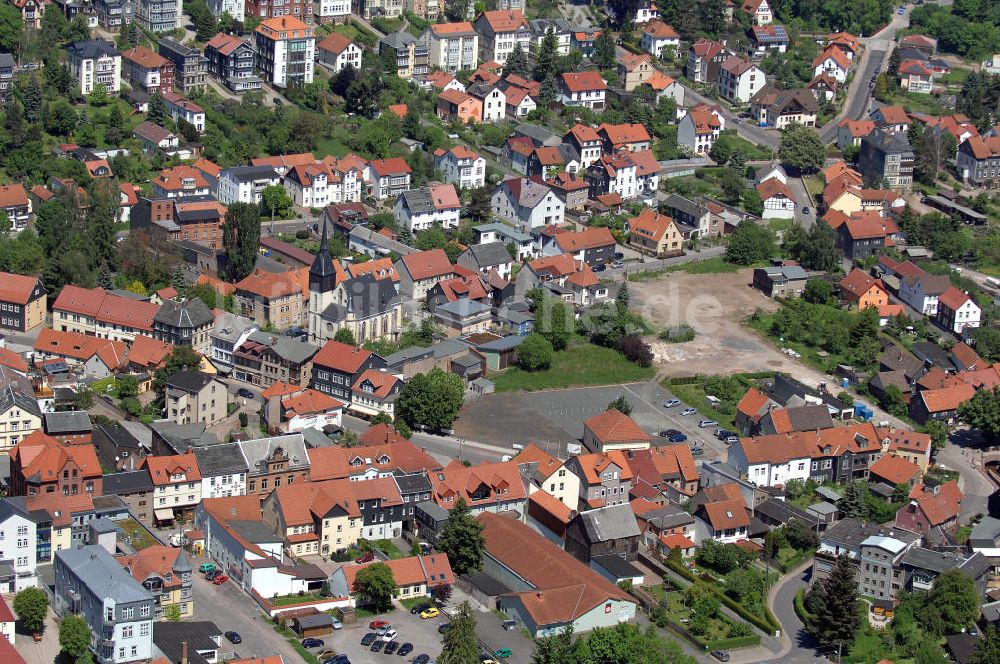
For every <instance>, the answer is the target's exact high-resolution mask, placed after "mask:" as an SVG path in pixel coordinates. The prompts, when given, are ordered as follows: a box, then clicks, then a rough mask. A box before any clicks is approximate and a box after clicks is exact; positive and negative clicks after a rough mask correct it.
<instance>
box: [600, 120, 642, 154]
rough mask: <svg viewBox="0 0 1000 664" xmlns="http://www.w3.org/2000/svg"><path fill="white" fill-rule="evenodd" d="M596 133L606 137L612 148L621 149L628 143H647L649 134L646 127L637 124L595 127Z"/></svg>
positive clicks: (605, 124)
mask: <svg viewBox="0 0 1000 664" xmlns="http://www.w3.org/2000/svg"><path fill="white" fill-rule="evenodd" d="M597 133H598V134H603V135H604V136H606V137H607V139H608V142H609V143H611V145H612V146H614V147H616V148H617V147H621V146H622V145H625V144H628V143H643V142H647V143H648V142H649V141H650V138H649V132H648V131H646V127H645V125H643V124H640V123H638V122H636V123H632V124H607V123H604V124H601V125H600V126H598V127H597Z"/></svg>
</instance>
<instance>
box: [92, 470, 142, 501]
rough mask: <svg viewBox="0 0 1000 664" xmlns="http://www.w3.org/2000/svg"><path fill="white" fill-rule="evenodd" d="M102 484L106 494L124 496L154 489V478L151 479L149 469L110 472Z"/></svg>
mask: <svg viewBox="0 0 1000 664" xmlns="http://www.w3.org/2000/svg"><path fill="white" fill-rule="evenodd" d="M102 484H103V488H104V494H105V495H115V496H123V495H126V494H129V493H141V492H142V491H152V490H153V480H152V479H150V477H149V471H146V470H133V471H130V472H127V473H110V474H108V475H105V476H104V481H103V483H102Z"/></svg>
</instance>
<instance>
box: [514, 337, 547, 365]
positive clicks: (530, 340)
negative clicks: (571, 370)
mask: <svg viewBox="0 0 1000 664" xmlns="http://www.w3.org/2000/svg"><path fill="white" fill-rule="evenodd" d="M552 356H553V351H552V343H551V342H550V341H549V340H548V339H546V338H545V337H543V336H542V335H540V334H538V333H537V332H532V333H531V334H529V335H528V336H527V338H526V339H525V340H524V341H523V342H522V343H521V345H520V346H518V347H517V363H518V365H520V366H521V367H522V368H524V369H526V370H527V371H540V370H542V369H548V368H549V365H551V364H552Z"/></svg>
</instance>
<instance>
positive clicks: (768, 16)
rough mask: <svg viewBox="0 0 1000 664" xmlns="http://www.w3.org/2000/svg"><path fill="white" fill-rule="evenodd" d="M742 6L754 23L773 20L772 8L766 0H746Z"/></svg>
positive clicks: (764, 22) (758, 23)
mask: <svg viewBox="0 0 1000 664" xmlns="http://www.w3.org/2000/svg"><path fill="white" fill-rule="evenodd" d="M742 8H743V12H744V13H745V14H749V15H750V20H751V21H752V22H753V24H754V25H767V24H768V23H770V22H771V21H773V20H774V10H772V9H771V5H770V3H769V2H768V1H767V0H746V2H744V3H743V7H742Z"/></svg>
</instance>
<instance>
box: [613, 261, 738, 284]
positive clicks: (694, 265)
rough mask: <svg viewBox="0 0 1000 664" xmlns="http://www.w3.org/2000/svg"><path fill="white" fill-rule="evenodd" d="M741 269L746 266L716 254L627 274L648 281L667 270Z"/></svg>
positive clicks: (725, 271) (723, 271) (714, 271)
mask: <svg viewBox="0 0 1000 664" xmlns="http://www.w3.org/2000/svg"><path fill="white" fill-rule="evenodd" d="M751 267H756V266H751ZM743 269H746V266H744V265H736V264H735V263H727V262H726V259H725V258H723V257H722V256H716V257H714V258H706V259H705V260H703V261H691V262H688V263H680V264H679V265H671V266H670V267H668V268H664V269H662V270H655V271H651V272H634V273H632V274H630V275H628V280H629V281H650V280H653V279H658V278H659V277H661V276H662V275H664V274H666V273H667V272H687V273H688V274H732V273H735V272H739V271H740V270H743Z"/></svg>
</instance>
